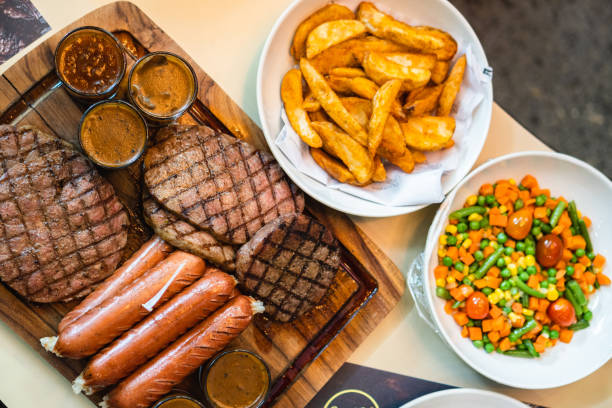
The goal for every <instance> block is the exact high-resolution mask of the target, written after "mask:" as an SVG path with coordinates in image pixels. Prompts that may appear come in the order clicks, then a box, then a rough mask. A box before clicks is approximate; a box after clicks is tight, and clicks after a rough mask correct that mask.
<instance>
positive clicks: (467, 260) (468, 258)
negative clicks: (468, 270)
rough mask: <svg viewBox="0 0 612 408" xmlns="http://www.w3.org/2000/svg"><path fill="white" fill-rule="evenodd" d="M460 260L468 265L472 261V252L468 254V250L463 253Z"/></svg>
mask: <svg viewBox="0 0 612 408" xmlns="http://www.w3.org/2000/svg"><path fill="white" fill-rule="evenodd" d="M459 259H461V262H463V263H464V264H466V265H468V266H470V265H471V264H473V263H474V257H473V256H472V254H470V253H469V252H468V253H466V254H465V255H463V256H462V257H461V258H459Z"/></svg>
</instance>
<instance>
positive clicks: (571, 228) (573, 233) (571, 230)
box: [570, 227, 577, 235]
mask: <svg viewBox="0 0 612 408" xmlns="http://www.w3.org/2000/svg"><path fill="white" fill-rule="evenodd" d="M570 232H571V233H572V235H576V234H577V232H576V228H574V227H570Z"/></svg>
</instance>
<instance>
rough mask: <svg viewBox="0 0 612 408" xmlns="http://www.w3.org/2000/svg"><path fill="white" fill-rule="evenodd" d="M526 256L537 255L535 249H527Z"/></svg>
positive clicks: (529, 247) (530, 247)
mask: <svg viewBox="0 0 612 408" xmlns="http://www.w3.org/2000/svg"><path fill="white" fill-rule="evenodd" d="M525 255H535V248H534V247H532V246H528V247H527V248H525Z"/></svg>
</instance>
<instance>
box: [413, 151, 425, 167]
mask: <svg viewBox="0 0 612 408" xmlns="http://www.w3.org/2000/svg"><path fill="white" fill-rule="evenodd" d="M412 158H413V159H414V162H415V163H416V164H421V163H425V162H426V161H427V156H425V153H423V152H419V151H418V150H415V151H414V152H412Z"/></svg>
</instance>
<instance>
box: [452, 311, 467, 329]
mask: <svg viewBox="0 0 612 408" xmlns="http://www.w3.org/2000/svg"><path fill="white" fill-rule="evenodd" d="M453 319H455V321H456V322H457V324H458V325H459V326H465V325H466V324H468V322H469V321H470V320H469V319H468V317H467V315H466V314H465V313H463V312H457V313H455V314H454V315H453Z"/></svg>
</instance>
